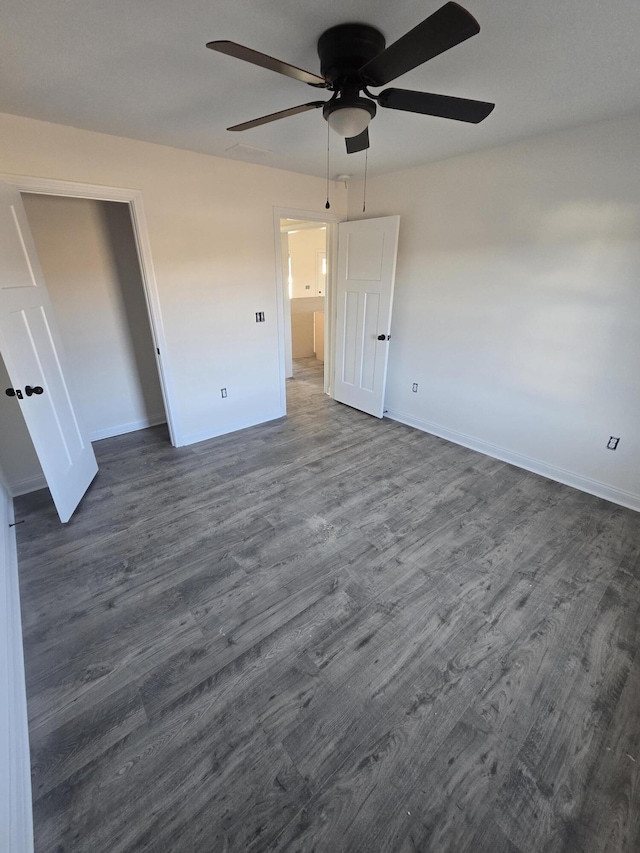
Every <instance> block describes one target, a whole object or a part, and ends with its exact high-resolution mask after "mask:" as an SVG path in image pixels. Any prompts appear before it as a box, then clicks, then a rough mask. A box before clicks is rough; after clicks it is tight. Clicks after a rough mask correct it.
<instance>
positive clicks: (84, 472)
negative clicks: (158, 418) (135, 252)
mask: <svg viewBox="0 0 640 853" xmlns="http://www.w3.org/2000/svg"><path fill="white" fill-rule="evenodd" d="M0 352H1V353H2V356H3V358H4V362H5V365H6V368H7V372H8V373H9V376H10V377H11V381H12V383H13V389H9V390H10V391H14V392H15V402H16V405H19V406H20V408H21V409H22V414H23V415H24V419H25V422H26V424H27V428H28V430H29V433H30V435H31V440H32V441H33V446H34V447H35V450H36V453H37V454H38V458H39V460H40V464H41V465H42V470H43V473H44V476H45V478H46V480H47V485H48V486H49V490H50V492H51V497H52V498H53V501H54V503H55V505H56V509H57V510H58V515H59V516H60V520H61V521H68V520H69V519H70V518H71V515H72V513H73V511H74V510H75V508H76V507H77V506H78V504H79V502H80V500H81V498H82V496H83V495H84V493H85V492H86V490H87V488H88V487H89V484H90V483H91V481H92V480H93V478H94V477H95V475H96V472H97V470H98V465H97V463H96V457H95V455H94V453H93V448H92V447H91V443H90V442H89V441H88V440H87V438H86V437H85V436H84V435H83V434H82V431H81V429H80V426H79V424H78V420H77V418H76V415H75V412H74V409H73V406H72V403H71V398H70V396H69V389H68V388H67V384H66V382H65V378H64V373H63V365H62V362H63V354H62V347H61V344H60V337H59V333H58V330H57V327H56V323H55V318H54V316H53V309H52V307H51V302H50V300H49V294H48V293H47V289H46V286H45V283H44V277H43V275H42V270H41V269H40V263H39V261H38V256H37V254H36V250H35V247H34V244H33V238H32V237H31V232H30V230H29V225H28V222H27V217H26V214H25V211H24V206H23V204H22V199H21V197H20V193H19V192H18V190H17V189H15V188H14V187H11V186H9V185H7V184H2V183H0ZM0 393H3V394H4V393H5V389H4V388H3V389H0Z"/></svg>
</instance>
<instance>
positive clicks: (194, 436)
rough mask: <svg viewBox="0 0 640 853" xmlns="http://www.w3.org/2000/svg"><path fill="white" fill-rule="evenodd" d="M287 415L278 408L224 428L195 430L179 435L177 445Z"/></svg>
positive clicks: (182, 445)
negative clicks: (267, 413) (270, 412)
mask: <svg viewBox="0 0 640 853" xmlns="http://www.w3.org/2000/svg"><path fill="white" fill-rule="evenodd" d="M285 415H286V411H284V410H283V409H278V410H276V411H275V412H273V413H272V414H270V415H267V416H266V417H265V416H264V415H263V416H262V417H259V418H247V419H246V420H243V421H237V422H236V423H232V424H225V426H224V427H223V428H222V429H220V428H213V429H210V430H203V431H202V432H193V433H189V434H187V435H181V436H177V437H176V447H184V446H186V445H187V444H197V443H198V442H199V441H208V440H209V439H210V438H219V437H220V436H221V435H227V434H228V433H230V432H237V431H238V430H240V429H248V427H252V426H257V425H258V424H265V423H267V422H268V421H275V420H277V419H278V418H283V417H284V416H285Z"/></svg>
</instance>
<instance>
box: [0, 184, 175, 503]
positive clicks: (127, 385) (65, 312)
mask: <svg viewBox="0 0 640 853" xmlns="http://www.w3.org/2000/svg"><path fill="white" fill-rule="evenodd" d="M96 189H97V188H96ZM20 190H21V197H22V200H23V203H24V207H25V211H26V214H27V219H28V222H29V228H30V231H31V232H32V235H33V238H34V242H35V247H36V251H37V253H38V258H39V260H40V264H41V266H42V269H43V273H44V278H45V280H46V284H47V290H48V292H49V295H50V299H51V302H52V303H53V309H54V313H55V317H56V321H57V325H58V327H59V329H60V332H61V337H62V340H63V344H64V349H65V354H66V369H65V379H66V380H67V382H68V384H69V386H70V387H71V389H72V391H73V392H74V400H75V406H76V410H77V414H78V415H79V420H81V421H82V422H83V424H84V426H85V432H86V434H87V436H88V438H89V440H91V441H96V440H99V439H102V438H107V437H109V436H115V435H120V434H123V433H126V432H131V431H133V430H138V429H143V428H145V427H148V426H152V425H158V424H162V423H168V431H167V442H168V443H169V442H172V430H171V419H170V418H169V417H168V409H167V406H166V395H165V393H164V384H163V379H164V377H162V376H161V373H160V371H159V367H160V363H159V358H160V348H159V346H158V343H159V337H158V334H157V330H154V328H153V326H152V323H153V320H154V317H153V313H152V311H151V307H150V304H149V301H150V300H149V281H148V271H149V268H150V257H149V255H148V250H147V251H145V250H144V248H143V249H141V246H140V243H141V240H142V241H146V230H145V229H144V227H142V228H140V217H142V216H143V214H142V210H141V200H137V199H133V200H129V199H127V200H124V199H123V200H122V201H119V200H110V199H109V197H107V199H104V198H103V199H100V198H94V197H91V195H89V194H88V193H89V192H90V191H91V188H88V187H87V188H86V189H85V188H83V190H82V193H81V194H79V195H78V196H76V195H75V194H71V193H69V195H67V194H66V193H64V194H63V193H62V192H57V193H51V192H47V191H42V192H40V188H39V187H34V190H35V191H32V190H31V188H30V187H24V186H20ZM113 192H114V195H115V194H116V193H117V191H113ZM122 193H123V194H127V195H128V192H127V191H122ZM136 196H137V193H136ZM116 197H117V196H116ZM125 198H126V195H125ZM136 201H137V210H136V209H135V207H136ZM143 226H144V223H143ZM147 248H148V247H147ZM145 260H146V265H145V263H144V261H145ZM152 284H153V283H152ZM152 290H153V293H152V298H153V297H155V287H154V286H153V287H152ZM156 325H157V322H156ZM154 331H155V334H154ZM161 339H162V338H160V340H161ZM4 373H5V370H4V365H3V364H0V374H3V375H4ZM165 381H166V380H165ZM6 402H7V403H8V402H10V401H9V400H7V401H6ZM3 420H4V418H3ZM15 420H16V418H15V417H14V421H15ZM18 421H19V423H16V424H14V426H15V429H12V430H11V432H10V433H9V434H8V433H7V432H5V431H4V430H3V437H2V442H1V443H0V444H1V446H0V462H2V463H3V469H4V473H5V477H6V478H7V479H9V480H10V482H9V483H8V485H9V487H10V490H11V492H12V493H13V494H14V495H17V494H21V493H24V492H27V491H31V490H33V489H34V488H40V487H42V486H44V485H46V483H45V482H44V481H43V477H42V470H41V468H40V465H39V462H38V460H37V457H36V456H35V451H34V450H33V445H32V444H31V440H30V437H29V434H28V431H27V430H26V425H25V424H24V422H23V421H22V419H18ZM7 469H8V470H7ZM7 475H9V476H7Z"/></svg>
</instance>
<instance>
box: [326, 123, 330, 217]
mask: <svg viewBox="0 0 640 853" xmlns="http://www.w3.org/2000/svg"><path fill="white" fill-rule="evenodd" d="M329 130H330V128H329V122H327V203H326V204H325V208H326V209H327V210H329V209H330V208H331V205H330V204H329Z"/></svg>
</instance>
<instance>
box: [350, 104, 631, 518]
mask: <svg viewBox="0 0 640 853" xmlns="http://www.w3.org/2000/svg"><path fill="white" fill-rule="evenodd" d="M639 138H640V119H638V118H628V119H622V120H616V121H609V122H602V123H598V124H594V125H590V126H587V127H582V128H579V129H575V130H571V131H566V132H563V133H556V134H552V135H547V136H542V137H539V138H536V139H530V140H528V141H525V142H522V143H520V144H515V145H510V146H505V147H502V148H497V149H493V150H490V151H485V152H481V153H477V154H473V155H470V156H465V157H457V158H455V159H451V160H448V161H445V162H441V163H437V164H434V165H431V166H427V167H422V168H417V169H410V170H406V171H403V172H397V173H394V174H390V175H385V176H382V177H378V178H373V179H370V181H369V187H368V192H367V213H366V216H367V217H369V218H370V217H374V216H381V215H387V214H393V213H399V214H400V215H401V223H400V245H399V255H398V267H397V278H396V292H395V303H394V316H393V323H392V343H391V348H390V359H389V376H388V386H387V398H386V405H387V408H388V409H389V410H390V414H391V416H392V417H396V418H398V419H400V420H404V421H406V422H408V423H412V424H414V425H416V426H420V427H422V428H423V429H425V430H428V431H430V432H434V433H437V434H440V435H444V436H445V437H449V438H451V439H453V440H455V441H459V442H461V443H464V444H468V445H469V446H473V447H477V448H478V449H481V450H484V451H485V452H488V453H490V454H492V455H496V456H498V457H500V458H505V459H508V460H510V461H514V462H515V463H516V464H520V465H522V466H523V467H529V468H532V469H533V470H538V471H541V472H543V473H546V474H548V475H549V476H552V477H555V478H556V479H559V480H561V481H564V482H569V483H570V484H572V485H576V486H578V487H580V488H584V489H585V490H587V491H592V492H594V493H596V494H600V495H602V496H605V497H609V498H611V499H613V500H617V501H619V502H621V503H624V504H627V505H630V506H634V507H635V508H638V509H640V432H639V431H638V423H640V380H639V377H640V169H638V139H639ZM361 198H362V186H361V185H360V184H353V185H352V186H351V189H350V199H353V204H352V207H353V211H352V218H354V219H355V218H362V213H360V212H359V210H358V204H359V203H360V199H361ZM413 382H417V383H418V393H417V394H414V393H412V390H411V388H412V383H413ZM610 435H615V436H620V439H621V440H620V445H619V448H618V450H616V451H615V452H612V451H609V450H606V444H607V440H608V438H609V436H610Z"/></svg>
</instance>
